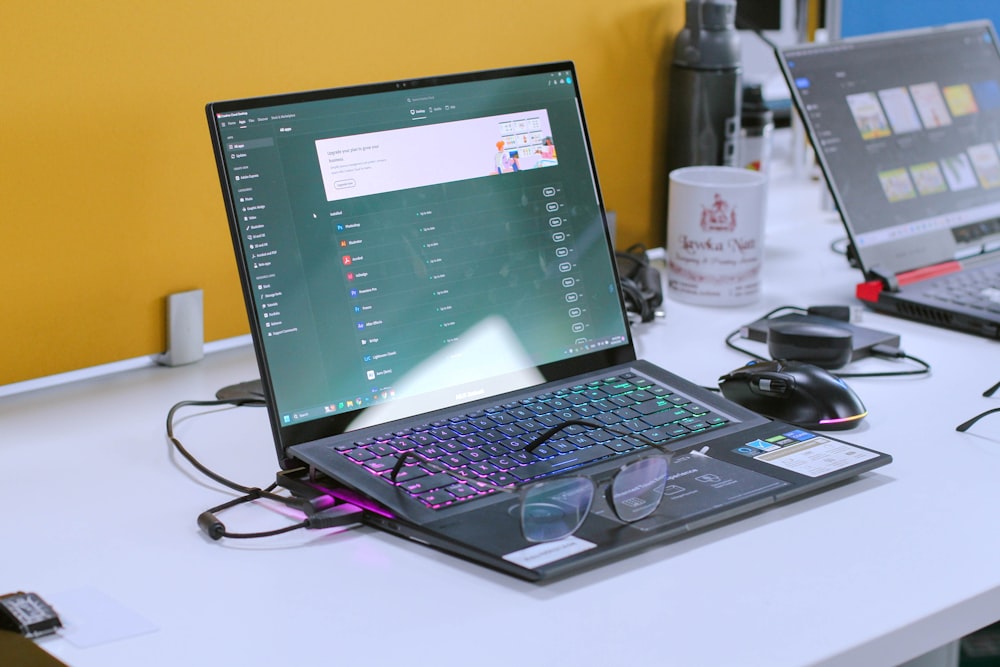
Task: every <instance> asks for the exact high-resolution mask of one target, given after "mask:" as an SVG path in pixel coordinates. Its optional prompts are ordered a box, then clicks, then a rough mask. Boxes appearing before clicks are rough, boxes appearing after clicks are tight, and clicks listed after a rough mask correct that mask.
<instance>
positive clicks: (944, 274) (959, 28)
mask: <svg viewBox="0 0 1000 667" xmlns="http://www.w3.org/2000/svg"><path fill="white" fill-rule="evenodd" d="M778 54H779V61H780V63H781V67H782V70H783V72H784V74H785V77H786V79H787V81H788V84H789V88H790V89H791V91H792V99H793V100H794V102H795V105H796V108H797V109H798V111H799V115H800V117H801V118H802V121H803V123H804V125H805V127H806V130H807V131H808V134H809V137H810V139H811V140H812V144H813V147H814V148H815V151H816V157H817V159H818V161H819V164H820V166H821V167H822V170H823V173H824V174H825V176H826V179H827V182H828V184H829V186H830V191H831V193H832V194H833V198H834V201H835V203H836V205H837V207H838V208H839V210H840V214H841V216H842V218H843V221H844V224H845V226H846V228H847V232H848V235H849V236H850V242H851V249H852V252H853V255H854V257H855V258H856V260H857V263H858V264H859V265H860V268H861V270H862V271H863V272H864V277H865V280H864V282H863V283H862V284H860V285H859V286H858V290H857V296H858V297H859V298H860V299H862V300H863V301H864V302H866V303H867V304H868V305H870V306H871V307H872V308H874V309H875V310H878V311H882V312H885V313H889V314H892V315H897V316H901V317H905V318H908V319H912V320H917V321H921V322H927V323H930V324H935V325H939V326H943V327H948V328H951V329H956V330H959V331H964V332H968V333H972V334H977V335H982V336H987V337H991V338H1000V51H998V43H997V36H996V33H995V32H994V29H993V26H992V25H991V23H990V22H989V21H978V22H970V23H963V24H953V25H947V26H941V27H934V28H926V29H918V30H908V31H900V32H892V33H882V34H877V35H871V36H866V37H856V38H852V39H845V40H841V41H837V42H832V43H829V44H811V45H799V46H791V47H786V48H783V49H780V50H779V52H778Z"/></svg>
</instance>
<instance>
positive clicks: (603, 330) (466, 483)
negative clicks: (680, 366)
mask: <svg viewBox="0 0 1000 667" xmlns="http://www.w3.org/2000/svg"><path fill="white" fill-rule="evenodd" d="M207 114H208V120H209V125H210V128H211V133H212V138H213V142H214V146H215V153H216V159H217V164H218V168H219V173H220V179H221V183H222V189H223V193H224V195H225V201H226V207H227V210H228V215H229V221H230V227H231V231H232V238H233V242H234V246H235V250H236V257H237V261H238V264H239V270H240V276H241V280H242V284H243V289H244V294H245V298H246V306H247V309H248V312H249V318H250V325H251V331H252V334H253V340H254V346H255V350H256V354H257V357H258V362H259V367H260V373H261V382H262V385H263V389H264V393H265V395H266V397H267V403H268V410H269V414H270V421H271V425H272V429H273V435H274V441H275V445H276V448H277V454H278V459H279V463H280V466H281V468H282V469H283V471H291V472H294V471H298V470H300V469H304V470H305V471H306V473H305V476H304V482H303V483H304V484H305V485H306V486H309V487H311V488H315V489H321V490H327V489H329V490H331V491H332V492H334V493H337V492H338V490H340V489H346V490H347V491H348V492H349V495H350V497H352V498H354V499H355V500H356V501H357V502H359V503H360V504H362V505H363V506H364V507H365V508H366V509H367V510H368V511H367V512H366V520H367V521H368V522H369V523H370V524H372V525H374V526H377V527H379V528H381V529H384V530H387V531H391V532H393V533H396V534H400V535H403V536H406V537H409V538H412V539H414V540H417V541H419V542H422V543H425V544H429V545H431V546H434V547H436V548H438V549H441V550H443V551H446V552H448V553H451V554H454V555H456V556H460V557H463V558H466V559H469V560H472V561H475V562H477V563H480V564H483V565H487V566H489V567H492V568H495V569H497V570H500V571H502V572H506V573H508V574H512V575H515V576H517V577H521V578H523V579H528V580H542V579H549V578H553V577H558V576H563V575H567V574H570V573H573V572H578V571H580V570H583V569H585V568H589V567H593V566H594V565H598V564H601V563H606V562H608V561H611V560H615V559H619V558H622V557H623V556H625V555H627V554H630V553H633V552H635V551H637V550H639V549H642V548H644V547H647V546H649V545H651V544H653V543H656V542H660V541H663V540H665V539H668V538H671V537H676V536H678V535H681V534H684V533H686V532H688V531H692V530H696V529H698V528H700V527H703V526H707V525H711V524H713V523H716V522H719V521H723V520H725V519H728V518H730V517H733V516H736V515H739V514H742V513H746V512H750V511H753V510H755V509H758V508H760V507H762V506H765V505H768V504H771V503H774V502H776V501H778V500H782V499H785V498H790V497H793V496H797V495H801V494H804V493H807V492H810V491H814V490H817V489H820V488H823V487H826V486H829V485H831V484H834V483H838V482H841V481H843V480H845V479H849V478H851V477H854V476H856V475H858V474H859V473H861V472H863V471H867V470H871V469H873V468H876V467H878V466H881V465H884V464H886V463H888V462H889V461H890V460H891V459H890V457H889V456H887V455H885V454H882V453H879V452H875V451H872V450H869V449H865V448H862V447H856V446H854V445H850V444H846V443H842V442H839V441H836V440H833V439H831V438H829V437H827V436H823V435H816V434H813V433H809V432H807V431H805V430H803V429H801V428H796V427H795V426H792V425H789V424H782V423H777V422H773V421H770V420H768V419H765V418H763V417H760V416H758V415H756V414H754V413H751V412H749V411H747V410H745V409H742V408H740V407H739V406H737V405H734V404H732V403H730V402H728V401H726V400H725V399H723V398H721V397H720V396H718V395H716V394H714V393H713V392H710V391H707V390H705V389H703V388H700V387H698V386H695V385H694V384H692V383H690V382H687V381H685V380H683V379H681V378H679V377H677V376H675V375H673V374H671V373H669V372H667V371H665V370H663V369H661V368H658V367H656V366H654V365H652V364H650V363H647V362H644V361H641V360H637V359H636V354H635V349H634V347H633V342H632V335H631V332H630V329H629V323H628V317H627V313H626V310H625V308H624V305H623V301H622V297H621V294H620V290H619V284H618V278H617V275H616V267H615V261H614V251H613V247H612V243H611V239H610V237H609V233H608V228H607V225H606V220H605V213H604V208H603V205H602V201H601V194H600V190H599V188H598V183H597V176H596V173H595V168H594V160H593V155H592V154H591V149H590V144H589V140H588V136H587V129H586V125H585V122H584V116H583V107H582V105H581V102H580V93H579V87H578V84H577V75H576V72H575V70H574V67H573V64H572V63H570V62H560V63H554V64H543V65H534V66H527V67H519V68H511V69H503V70H495V71H485V72H475V73H467V74H456V75H450V76H441V77H435V78H424V79H418V80H412V81H395V82H390V83H379V84H372V85H363V86H357V87H347V88H338V89H333V90H319V91H312V92H304V93H295V94H286V95H277V96H272V97H260V98H255V99H244V100H234V101H224V102H217V103H213V104H209V105H208V106H207ZM675 326H683V324H682V323H677V324H676V325H675ZM692 335H697V334H695V333H694V332H692ZM677 353H678V354H683V353H684V351H683V350H678V352H677ZM552 429H555V431H556V432H554V433H551V436H552V437H550V438H549V439H547V440H546V441H545V442H544V444H543V445H542V446H541V447H538V448H537V449H532V450H531V451H528V445H529V444H531V443H530V441H531V440H533V439H536V438H537V437H538V435H539V434H540V433H543V432H546V431H551V430H552ZM649 443H653V446H651V445H650V444H649ZM658 448H659V449H662V450H664V451H668V452H672V453H674V454H675V456H674V457H673V460H672V461H671V462H670V467H669V479H666V484H665V485H664V486H663V491H662V501H661V502H660V503H659V505H658V506H656V510H655V512H653V513H652V514H651V515H649V516H646V517H645V518H641V520H633V519H634V518H635V516H634V515H633V516H628V517H626V519H624V520H623V519H622V518H621V515H622V510H621V509H619V510H618V511H617V513H616V511H615V509H614V507H613V506H612V505H609V503H613V504H614V503H618V497H617V496H615V497H610V496H608V494H607V493H605V488H606V484H605V481H606V480H607V479H608V478H609V477H611V476H612V475H613V473H614V471H616V470H619V469H620V468H622V467H623V465H624V464H625V463H626V462H628V461H632V460H635V459H637V458H639V457H649V456H650V454H658ZM653 458H655V457H653ZM401 459H402V462H401ZM581 474H582V475H584V476H585V477H586V478H588V479H593V480H595V481H596V482H597V491H598V492H597V494H596V497H595V498H594V499H593V504H592V506H591V507H590V508H589V511H584V512H583V514H582V516H583V517H585V519H584V522H583V524H582V525H581V526H579V527H578V528H576V529H573V530H572V531H571V534H566V535H562V536H560V537H559V538H558V539H547V538H539V537H538V536H532V537H530V538H529V537H528V536H527V532H528V530H527V525H528V521H529V519H528V518H526V517H525V516H524V515H523V513H522V511H523V510H525V508H527V507H528V504H527V501H526V500H525V499H526V498H527V496H528V491H521V489H527V488H531V489H537V488H538V487H539V485H538V483H537V482H534V480H537V479H541V480H543V481H551V480H562V479H564V478H568V477H569V476H574V475H581ZM665 477H666V476H665ZM620 478H621V475H619V477H618V478H616V479H620ZM475 480H483V483H476V482H475ZM549 487H551V485H549ZM497 489H504V490H502V491H499V490H497ZM616 493H617V492H616ZM341 497H343V494H341ZM560 502H562V498H561V497H558V498H557V497H555V496H553V498H552V506H555V505H556V504H558V503H560ZM532 507H534V506H532ZM584 509H585V510H586V508H584ZM531 521H534V519H531ZM532 525H534V524H532Z"/></svg>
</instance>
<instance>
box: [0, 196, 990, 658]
mask: <svg viewBox="0 0 1000 667" xmlns="http://www.w3.org/2000/svg"><path fill="white" fill-rule="evenodd" d="M819 204H820V194H819V189H818V187H817V186H816V185H815V184H813V183H809V182H808V181H807V180H803V179H799V178H797V177H791V178H782V179H775V182H774V184H773V186H772V194H771V199H770V211H769V221H768V229H767V241H766V247H767V253H766V266H765V280H764V284H765V290H764V296H763V298H762V300H761V301H760V302H759V303H757V304H755V305H753V306H748V307H740V308H731V309H715V308H704V307H693V306H686V305H683V304H679V303H677V302H674V301H671V300H668V302H667V303H666V310H667V315H666V319H665V320H664V321H662V322H658V323H656V324H652V325H647V326H645V327H642V328H640V330H639V331H640V333H639V335H638V346H639V351H640V355H641V356H645V357H646V358H648V359H650V360H652V361H654V362H657V363H660V364H661V365H663V366H665V367H667V368H669V369H671V370H673V371H675V372H677V373H679V374H681V375H683V376H685V377H688V378H689V379H691V380H694V381H695V382H698V383H700V384H703V385H709V384H713V383H714V382H715V380H716V379H717V378H718V376H719V375H720V374H721V373H723V372H726V371H728V370H731V369H732V368H735V367H737V366H740V365H742V364H743V363H744V362H745V360H746V359H745V357H743V356H742V355H740V354H739V353H737V352H735V351H732V350H729V349H727V348H726V347H725V346H724V344H723V338H724V336H725V335H726V334H727V333H729V332H730V331H732V330H734V329H736V328H737V327H738V326H739V325H740V324H744V323H747V322H749V321H752V320H753V319H756V318H757V317H759V316H761V315H763V314H764V313H765V312H767V311H769V310H771V309H772V308H774V307H777V306H781V305H798V306H809V305H817V304H831V303H839V304H845V303H853V289H854V284H855V283H856V282H857V281H858V280H859V278H860V274H859V272H857V271H856V270H853V269H850V268H849V267H848V266H847V264H846V261H845V260H844V258H843V257H841V256H838V255H835V254H833V253H832V252H831V251H830V250H829V249H828V246H829V244H830V243H831V241H833V240H835V239H837V238H840V237H841V236H842V235H843V234H842V231H841V227H840V225H839V222H838V221H837V219H836V218H835V217H834V216H833V215H832V214H830V213H825V212H822V211H821V210H820V205H819ZM862 324H864V325H867V326H871V327H875V328H880V329H884V330H887V331H892V332H897V333H900V334H902V343H903V348H904V349H905V350H906V351H907V352H909V353H910V354H913V355H915V356H917V357H921V358H923V359H925V360H927V361H928V362H930V363H931V364H932V365H933V368H934V370H933V374H932V376H931V377H929V378H889V379H857V380H852V381H851V384H852V386H854V388H855V389H856V390H857V392H858V393H859V394H860V395H861V397H862V398H863V399H864V400H865V402H866V403H867V405H868V408H869V410H870V413H871V414H870V417H869V418H868V419H867V420H866V421H865V422H864V423H863V424H862V425H861V426H860V427H859V428H857V429H855V430H853V431H848V432H845V433H844V434H843V437H845V438H846V439H848V440H853V441H855V442H857V443H859V444H863V445H867V446H870V447H873V448H876V449H880V450H883V451H886V452H889V453H891V454H892V455H893V456H894V457H895V461H894V462H893V463H892V464H891V465H889V466H887V467H885V468H881V469H880V470H878V471H875V472H873V473H869V474H867V475H864V476H862V477H860V478H858V479H857V480H855V481H853V482H851V483H849V484H846V485H844V486H840V487H838V488H835V489H832V490H830V491H828V492H825V493H822V494H819V495H816V496H812V497H808V498H805V499H802V500H799V501H797V502H793V503H790V504H785V505H780V506H777V507H772V508H769V509H767V510H764V511H762V512H759V513H757V514H754V515H752V516H750V517H748V518H744V519H742V520H739V521H736V522H733V523H730V524H727V525H724V526H721V527H718V528H715V529H712V530H709V531H707V532H703V533H700V534H696V535H693V536H690V537H688V538H685V539H682V540H679V541H676V542H673V543H669V544H666V545H663V546H660V547H657V548H654V549H651V550H649V551H646V552H644V553H642V554H639V555H637V556H635V557H632V558H630V559H628V560H625V561H623V562H620V563H617V564H614V565H611V566H607V567H603V568H600V569H597V570H594V571H591V572H588V573H585V574H582V575H579V576H576V577H572V578H570V579H566V580H563V581H558V582H555V583H552V584H548V585H544V586H540V585H535V584H528V583H524V582H521V581H518V580H515V579H513V578H510V577H507V576H504V575H501V574H497V573H495V572H493V571H491V570H488V569H485V568H483V567H480V566H477V565H473V564H470V563H466V562H463V561H461V560H458V559H456V558H453V557H449V556H446V555H443V554H440V553H437V552H435V551H433V550H431V549H429V548H426V547H422V546H420V545H418V544H415V543H410V542H406V541H404V540H402V539H399V538H396V537H392V536H389V535H386V534H382V533H379V532H377V531H375V530H373V529H370V528H367V527H364V528H357V529H353V530H348V531H342V532H337V531H308V532H307V531H297V532H294V533H290V534H287V535H284V536H280V537H276V538H271V539H263V540H255V541H235V540H230V541H222V542H218V543H214V542H211V541H209V540H208V539H207V538H205V537H203V536H202V534H201V533H200V532H199V530H198V528H197V527H196V524H195V518H196V517H197V515H198V514H199V513H200V512H201V511H202V510H204V509H206V508H208V507H210V506H213V505H215V504H218V503H220V502H223V501H224V500H225V499H227V498H228V497H229V494H227V493H226V492H224V491H221V490H220V489H218V488H217V487H216V486H215V485H214V484H212V483H210V482H207V481H206V480H204V479H203V478H202V477H201V476H200V475H199V474H198V473H196V472H194V471H192V470H191V469H190V467H189V466H188V465H187V464H186V463H184V462H183V461H180V459H179V458H178V457H177V456H176V455H174V454H173V453H172V452H171V449H170V447H169V446H168V443H167V440H166V438H165V436H164V419H165V415H166V412H167V410H168V408H169V407H170V406H171V405H172V404H173V403H175V402H177V401H180V400H183V399H209V398H212V397H213V396H214V393H215V391H216V389H218V388H219V387H221V386H223V385H227V384H231V383H235V382H239V381H243V380H248V379H253V378H255V377H257V371H256V367H255V364H254V360H253V355H252V352H251V350H250V349H249V348H248V347H247V348H239V349H235V350H230V351H226V352H218V353H215V354H212V355H210V356H208V357H206V358H205V359H204V360H203V361H201V362H199V363H197V364H195V365H192V366H187V367H181V368H173V369H171V368H147V369H139V370H133V371H128V372H125V373H121V374H117V375H112V376H106V377H101V378H98V379H91V380H86V381H82V382H78V383H75V384H70V385H65V386H61V387H56V388H49V389H42V390H37V391H33V392H30V393H26V394H20V395H13V396H8V397H6V398H2V399H0V434H2V435H0V479H2V485H0V498H2V500H3V504H4V507H5V508H6V509H5V510H4V512H3V513H2V518H0V532H2V535H3V538H2V547H0V562H2V564H3V566H2V567H0V592H9V591H15V590H24V591H34V592H36V593H39V594H40V595H42V596H43V597H51V598H53V599H54V600H58V599H65V597H66V596H72V595H74V594H77V593H80V592H82V594H83V595H84V596H85V597H90V596H96V595H100V596H107V597H108V598H110V599H111V600H113V601H115V602H116V603H117V604H118V605H120V606H121V607H124V608H125V609H126V610H128V611H130V612H132V613H135V614H137V615H139V616H141V617H143V618H144V619H146V620H147V621H148V622H149V623H150V624H152V626H155V628H156V629H155V630H154V631H152V632H149V633H146V634H142V635H139V636H133V637H129V638H125V639H121V640H118V641H114V642H110V643H105V644H101V645H98V646H93V647H89V648H80V647H78V646H75V645H73V644H71V643H70V642H69V641H68V640H67V639H65V638H58V637H57V638H50V639H46V640H42V642H41V644H42V646H43V647H44V648H45V649H46V650H48V651H50V652H51V653H53V654H54V655H56V656H57V657H59V658H60V659H62V660H64V661H65V662H67V663H68V664H70V665H72V666H74V667H88V666H100V667H114V666H116V665H128V666H130V667H133V666H135V665H147V666H154V665H179V664H195V665H209V664H212V665H232V664H242V665H276V664H293V663H294V664H313V663H317V662H320V661H322V662H324V663H327V664H338V665H355V666H358V665H391V664H405V665H459V664H477V665H510V664H520V665H602V666H604V665H626V664H628V665H654V664H662V665H685V666H688V665H713V666H716V665H768V666H770V667H777V666H782V665H809V664H829V665H851V666H856V665H892V664H897V663H900V662H902V661H905V660H908V659H911V658H914V657H916V656H919V655H921V654H924V653H926V652H927V651H931V650H933V649H935V648H936V647H938V646H940V645H943V644H945V643H947V642H949V641H953V640H955V639H957V638H959V637H960V636H962V635H964V634H967V633H969V632H971V631H974V630H976V629H978V628H980V627H982V626H985V625H987V624H989V623H991V622H993V621H996V620H997V619H1000V530H997V523H998V522H997V512H998V508H1000V484H998V481H997V480H998V479H1000V417H997V416H994V417H990V418H987V419H986V420H984V421H983V422H980V423H979V424H978V425H977V426H976V427H975V428H974V429H973V430H972V431H970V432H968V433H965V434H960V433H957V432H955V430H954V427H955V425H956V424H958V423H959V422H961V421H963V420H965V419H966V418H968V417H971V416H972V415H973V414H976V413H978V412H980V411H982V410H985V409H987V408H989V407H993V406H995V405H998V403H997V399H987V398H983V397H982V396H981V393H982V392H983V390H985V389H986V388H987V387H989V386H990V385H991V384H993V383H994V382H996V381H997V380H1000V364H998V363H997V360H998V355H997V351H998V347H997V343H996V342H994V341H988V340H985V339H980V338H975V337H971V336H968V335H964V334H958V333H951V332H948V331H945V330H942V329H937V328H933V327H929V326H925V325H919V324H914V323H908V322H905V321H903V320H897V319H892V318H888V317H884V316H879V315H875V314H871V313H865V315H864V318H863V321H862ZM895 365H896V364H894V363H893V362H886V361H875V360H866V361H865V362H861V363H859V364H855V365H854V366H855V370H863V369H869V370H883V369H885V368H886V367H894V366H895ZM899 365H900V366H901V365H902V364H899ZM858 367H860V368H858ZM194 415H199V416H197V417H195V416H194ZM181 417H182V419H181V421H180V423H179V425H178V435H179V437H180V438H181V439H182V441H183V442H185V444H187V445H188V447H189V448H190V449H192V450H193V451H194V452H195V453H196V454H197V455H198V456H199V457H201V458H202V460H203V461H204V462H205V463H206V464H208V465H209V466H210V467H212V468H214V469H216V470H218V471H220V472H222V473H224V474H227V475H229V476H231V477H233V478H236V479H238V480H240V481H243V482H244V483H246V484H251V485H260V486H263V485H265V484H267V483H269V482H270V481H272V480H273V477H274V472H275V468H276V464H275V458H274V452H273V447H272V444H271V440H270V435H269V429H268V427H267V423H266V417H265V413H264V411H263V410H262V409H260V408H238V409H223V410H217V411H208V412H206V413H205V414H200V411H196V410H193V411H185V412H183V413H182V414H181ZM220 518H221V519H222V520H223V521H224V522H225V523H226V525H227V527H228V528H229V529H230V530H234V531H246V530H253V529H264V528H268V527H272V526H274V525H276V524H277V523H279V522H281V521H283V520H284V518H283V517H281V516H279V515H278V514H276V513H273V512H271V511H269V510H268V509H265V508H261V507H259V506H256V507H247V508H241V509H239V510H236V511H231V512H228V513H225V514H222V515H220ZM95 613H97V612H95ZM67 620H70V621H72V620H74V619H67ZM75 620H76V622H77V624H78V627H80V624H85V625H87V626H89V624H92V623H93V620H92V619H91V620H90V621H88V620H86V618H80V617H78V618H76V619H75ZM493 637H496V638H493Z"/></svg>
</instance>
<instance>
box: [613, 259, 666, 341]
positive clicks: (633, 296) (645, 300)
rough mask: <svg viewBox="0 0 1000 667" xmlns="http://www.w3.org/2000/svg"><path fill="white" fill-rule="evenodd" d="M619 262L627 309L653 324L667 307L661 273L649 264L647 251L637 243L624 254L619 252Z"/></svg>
mask: <svg viewBox="0 0 1000 667" xmlns="http://www.w3.org/2000/svg"><path fill="white" fill-rule="evenodd" d="M615 259H616V263H617V264H618V282H619V284H620V285H621V289H622V296H623V298H624V299H625V309H626V310H628V312H630V313H635V314H637V315H638V316H639V319H640V321H642V322H650V321H652V320H653V318H655V317H656V309H657V308H659V307H660V306H661V305H663V284H662V281H661V279H660V272H659V271H658V270H657V269H656V268H654V267H652V266H650V265H649V256H648V255H647V254H646V248H645V247H644V246H643V245H641V244H638V243H637V244H635V245H633V246H632V247H630V248H629V249H628V250H626V251H624V252H616V253H615Z"/></svg>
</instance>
